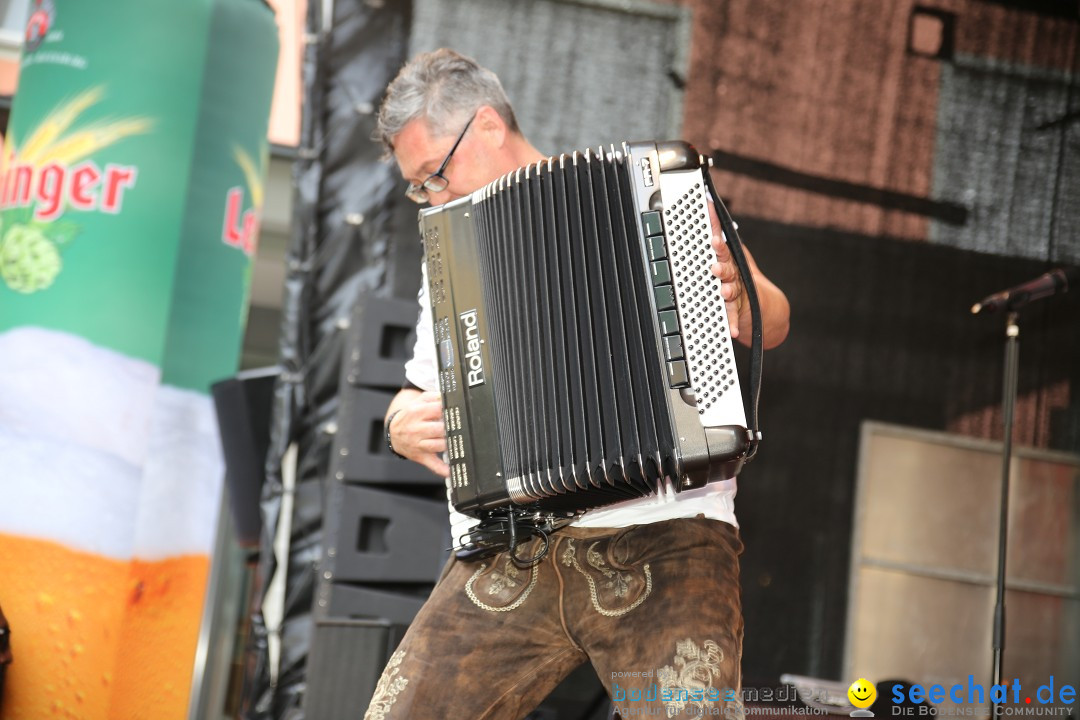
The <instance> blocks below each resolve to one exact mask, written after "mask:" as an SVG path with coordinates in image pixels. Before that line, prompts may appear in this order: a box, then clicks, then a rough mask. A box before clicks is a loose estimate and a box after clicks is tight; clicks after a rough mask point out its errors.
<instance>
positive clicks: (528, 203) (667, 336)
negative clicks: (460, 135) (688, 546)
mask: <svg viewBox="0 0 1080 720" xmlns="http://www.w3.org/2000/svg"><path fill="white" fill-rule="evenodd" d="M708 187H709V180H708V167H707V164H706V163H705V162H704V161H703V159H702V158H701V157H700V156H699V155H698V154H697V152H696V151H695V150H694V149H693V148H692V147H691V146H690V145H687V144H686V143H682V142H666V143H654V142H645V143H629V144H623V145H622V147H621V148H620V149H617V148H615V147H610V148H608V149H606V150H605V149H600V150H587V151H585V152H583V153H573V154H569V155H560V156H558V157H553V158H549V159H547V160H545V161H542V162H539V163H537V164H534V165H530V166H528V167H524V168H521V169H519V170H517V171H515V172H513V173H510V174H508V175H506V176H504V177H502V178H500V179H498V180H496V181H494V182H492V183H490V184H489V185H487V186H486V187H484V188H482V189H480V190H478V191H476V192H474V193H473V194H472V195H470V196H468V197H464V198H460V199H458V200H455V201H452V202H449V203H447V204H445V205H441V206H438V207H433V208H429V209H425V210H422V211H421V212H420V231H421V234H422V236H423V241H424V250H425V262H426V266H427V274H428V282H429V287H428V290H429V294H430V299H431V311H432V320H433V324H434V331H435V345H436V350H437V352H436V354H437V356H438V363H439V367H438V373H439V386H440V391H441V393H442V398H443V421H444V423H445V427H446V440H447V453H448V456H449V457H448V461H449V465H450V480H449V482H450V499H451V503H452V504H453V505H454V507H455V508H456V509H457V510H459V511H460V512H465V513H469V514H472V515H475V516H478V517H485V516H488V515H490V514H491V513H493V512H500V511H503V510H506V509H508V508H510V509H513V508H515V507H519V508H522V509H533V510H539V511H544V512H547V513H554V514H556V515H558V514H564V515H570V514H573V513H576V512H579V511H581V510H585V509H588V508H592V507H598V506H601V505H606V504H609V503H613V502H618V501H621V500H626V499H630V498H635V497H642V496H644V495H648V494H651V493H655V492H656V491H657V489H658V487H659V486H660V484H661V483H663V482H664V480H665V478H670V479H671V481H672V483H673V486H674V488H675V489H676V490H677V491H681V490H686V489H691V488H698V487H701V486H703V485H705V484H706V483H707V482H710V481H712V480H718V479H727V478H731V477H734V476H735V474H736V473H737V472H738V471H739V469H740V467H741V465H742V463H743V462H744V460H745V459H746V456H747V454H748V452H749V451H750V448H751V446H752V445H754V444H755V438H756V436H755V434H754V433H753V432H751V430H748V429H747V421H746V416H747V413H746V411H745V409H744V405H743V397H742V391H741V388H740V383H739V374H738V372H737V370H736V367H735V361H734V356H733V351H732V342H731V336H730V332H729V330H728V320H727V316H726V310H725V306H724V301H723V299H722V298H721V296H720V281H719V279H718V278H716V277H715V276H714V275H712V274H711V272H710V265H711V264H712V263H713V262H715V253H714V251H713V249H712V246H711V244H710V243H711V238H712V235H713V233H712V230H711V226H710V222H709V213H708V203H709V202H710V192H709V190H708ZM713 195H715V193H713ZM717 205H718V206H719V209H720V210H721V211H722V204H720V203H717ZM723 214H724V216H725V217H726V211H724V212H723ZM727 222H730V218H728V219H727ZM724 233H725V235H726V236H727V238H728V240H729V243H730V241H731V238H732V235H733V234H734V229H733V227H732V229H731V230H730V231H729V230H728V226H727V225H725V226H724ZM744 277H745V278H746V279H745V280H744V283H745V282H746V281H748V280H749V276H748V274H744ZM759 334H760V333H759Z"/></svg>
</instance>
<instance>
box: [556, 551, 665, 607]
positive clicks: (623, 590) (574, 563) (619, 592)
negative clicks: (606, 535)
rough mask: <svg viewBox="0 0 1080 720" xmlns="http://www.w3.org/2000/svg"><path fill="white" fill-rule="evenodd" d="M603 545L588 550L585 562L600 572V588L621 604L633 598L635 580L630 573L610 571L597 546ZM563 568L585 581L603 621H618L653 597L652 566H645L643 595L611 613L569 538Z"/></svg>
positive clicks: (643, 567)
mask: <svg viewBox="0 0 1080 720" xmlns="http://www.w3.org/2000/svg"><path fill="white" fill-rule="evenodd" d="M600 542H601V541H599V540H598V541H596V542H594V543H593V544H592V545H590V546H589V549H588V550H587V551H586V552H585V562H586V563H588V564H589V565H590V566H591V567H592V568H593V569H595V570H597V571H598V572H599V573H600V574H601V575H602V576H603V578H604V580H602V581H601V584H600V588H601V589H602V590H606V591H608V592H610V593H611V594H612V595H614V596H615V597H616V598H618V599H620V600H622V599H625V598H626V597H627V596H628V595H629V594H630V581H631V580H632V579H634V574H633V573H630V572H619V571H617V570H614V569H613V568H611V567H609V566H608V564H607V562H605V560H604V556H603V555H601V554H600V552H599V551H598V550H597V549H596V546H597V545H599V544H600ZM560 559H561V560H562V564H563V565H566V566H567V567H573V568H574V569H575V570H577V571H578V572H579V573H581V574H582V575H583V576H584V577H585V580H586V581H587V582H588V583H589V599H590V600H592V605H593V608H594V609H595V610H596V612H598V613H600V614H601V615H603V616H604V617H619V616H620V615H625V614H626V613H628V612H630V611H631V610H633V609H634V608H636V607H637V606H638V605H640V604H641V603H643V602H645V598H647V597H649V595H650V594H651V593H652V571H651V570H650V569H649V563H645V564H644V565H642V567H641V569H642V571H643V572H644V576H645V590H644V591H643V592H642V593H641V595H640V596H639V597H638V598H637V600H635V601H634V602H633V603H631V604H630V605H627V606H626V607H623V608H617V609H614V610H612V609H608V608H605V607H603V606H602V605H601V604H600V597H599V594H600V593H599V591H598V590H597V583H596V580H594V579H593V577H592V575H590V574H589V573H588V571H586V570H585V568H583V567H581V564H580V563H579V562H578V560H577V548H576V547H574V539H573V538H568V539H567V541H566V549H565V550H563V553H562V557H561V558H560Z"/></svg>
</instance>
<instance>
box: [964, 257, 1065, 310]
mask: <svg viewBox="0 0 1080 720" xmlns="http://www.w3.org/2000/svg"><path fill="white" fill-rule="evenodd" d="M1069 285H1080V268H1057V269H1056V270H1051V271H1050V272H1048V273H1043V274H1042V275H1040V276H1039V277H1037V278H1035V279H1034V280H1028V281H1027V282H1026V283H1023V284H1022V285H1017V286H1016V287H1011V288H1009V289H1008V290H1002V291H1001V292H996V293H994V294H993V295H987V296H986V297H985V298H983V299H982V300H981V301H980V302H977V303H975V304H974V305H972V306H971V312H972V314H978V313H981V312H983V311H989V312H996V311H998V310H1001V309H1002V308H1005V309H1006V310H1017V309H1019V308H1022V307H1023V306H1024V305H1027V304H1028V303H1029V302H1032V301H1033V300H1042V299H1043V298H1045V297H1050V296H1051V295H1057V294H1058V293H1063V292H1067V291H1068V290H1069Z"/></svg>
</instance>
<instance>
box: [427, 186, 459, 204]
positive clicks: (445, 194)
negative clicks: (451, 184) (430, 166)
mask: <svg viewBox="0 0 1080 720" xmlns="http://www.w3.org/2000/svg"><path fill="white" fill-rule="evenodd" d="M458 197H460V196H458V195H455V194H454V193H452V192H450V189H449V188H447V189H445V190H440V191H439V192H432V191H430V190H428V203H430V204H431V205H442V204H443V203H448V202H450V201H451V200H455V199H457V198H458Z"/></svg>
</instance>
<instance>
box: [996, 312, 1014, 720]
mask: <svg viewBox="0 0 1080 720" xmlns="http://www.w3.org/2000/svg"><path fill="white" fill-rule="evenodd" d="M1019 338H1020V324H1019V316H1018V313H1017V311H1016V310H1013V309H1010V310H1009V311H1008V315H1007V317H1006V320H1005V381H1004V384H1003V389H1002V414H1003V416H1004V426H1005V447H1004V450H1003V452H1002V457H1001V516H1000V518H999V521H998V567H997V599H996V601H995V603H994V641H993V648H994V669H993V678H992V679H991V682H990V688H989V692H990V694H991V695H992V694H993V690H994V685H1001V684H1002V683H1001V672H1002V667H1001V666H1002V659H1003V657H1004V654H1005V555H1006V551H1007V548H1008V538H1009V467H1010V465H1011V464H1012V436H1013V414H1014V411H1015V409H1016V394H1017V384H1018V376H1019V369H1020V341H1019ZM997 707H998V703H997V701H995V700H994V699H993V697H991V698H990V720H997Z"/></svg>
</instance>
